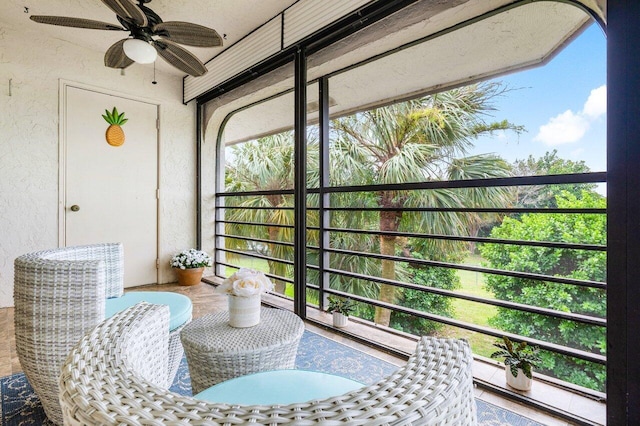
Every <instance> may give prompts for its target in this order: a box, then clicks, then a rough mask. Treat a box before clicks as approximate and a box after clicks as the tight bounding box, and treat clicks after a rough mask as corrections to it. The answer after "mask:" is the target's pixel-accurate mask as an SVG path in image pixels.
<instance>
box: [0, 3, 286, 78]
mask: <svg viewBox="0 0 640 426" xmlns="http://www.w3.org/2000/svg"><path fill="white" fill-rule="evenodd" d="M293 3H295V0H153V1H151V2H150V3H147V4H146V6H147V7H150V8H151V9H153V11H155V12H156V13H157V14H158V15H160V17H161V18H162V20H163V21H186V22H193V23H195V24H200V25H204V26H206V27H209V28H213V29H215V30H216V31H217V32H218V33H219V34H220V35H221V36H222V35H223V34H226V39H225V40H224V45H223V47H214V48H196V47H190V46H185V47H186V48H187V50H189V51H190V52H192V53H194V54H195V55H196V56H197V57H198V58H199V59H200V60H201V61H202V62H206V61H207V60H209V59H211V58H212V57H213V56H215V55H217V54H218V53H219V52H221V51H222V50H224V49H225V48H227V47H229V46H231V45H232V44H233V43H235V42H237V41H238V40H240V39H241V38H242V37H244V36H245V35H246V34H248V33H249V32H251V30H253V29H255V28H257V27H258V26H260V25H262V24H263V23H264V22H266V21H268V20H269V19H271V18H273V17H274V16H276V15H277V14H278V13H280V12H281V11H282V10H284V9H286V8H287V7H289V6H290V5H291V4H293ZM25 8H27V9H28V13H26V12H25ZM32 14H33V15H55V16H70V17H74V18H85V19H93V20H96V21H104V22H108V23H111V24H115V25H119V23H118V20H117V19H116V16H115V14H114V13H113V12H111V10H110V9H109V8H108V7H107V6H105V5H104V4H103V3H102V2H101V1H98V0H2V1H1V2H0V24H1V23H6V24H9V25H10V26H12V27H17V28H20V29H21V30H23V31H25V36H28V33H29V32H39V33H40V34H46V35H48V36H49V37H53V38H57V39H60V40H64V41H67V42H70V43H73V44H75V45H78V46H81V47H85V48H88V49H91V50H96V51H99V52H106V50H107V49H108V48H109V46H111V45H112V44H113V43H115V42H116V41H118V40H120V39H122V38H125V37H126V36H127V35H128V33H126V32H124V31H123V32H119V31H101V30H87V29H79V28H70V27H59V26H55V25H45V24H38V23H36V22H33V21H31V20H30V19H29V16H30V15H32ZM156 65H157V67H158V70H159V71H161V72H168V73H171V74H174V75H179V76H183V75H184V73H183V72H181V71H179V70H177V69H175V68H174V67H172V66H170V65H168V64H166V63H165V62H164V61H163V60H162V59H158V61H157V64H156ZM141 66H146V67H150V66H152V65H140V64H133V65H132V67H141Z"/></svg>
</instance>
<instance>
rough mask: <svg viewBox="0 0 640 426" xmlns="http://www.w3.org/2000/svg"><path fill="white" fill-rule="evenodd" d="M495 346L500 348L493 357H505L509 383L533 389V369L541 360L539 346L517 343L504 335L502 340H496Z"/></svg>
mask: <svg viewBox="0 0 640 426" xmlns="http://www.w3.org/2000/svg"><path fill="white" fill-rule="evenodd" d="M493 346H495V347H497V348H498V349H500V350H499V351H496V352H494V353H492V354H491V358H504V365H505V366H506V367H507V368H505V369H504V370H505V374H506V377H507V384H508V385H509V386H511V387H512V388H514V389H518V390H522V391H528V390H531V383H532V381H533V376H532V374H531V369H532V368H533V367H537V366H538V363H539V362H540V361H541V359H540V357H539V356H538V352H539V348H538V347H537V346H527V342H520V343H518V344H515V343H514V342H512V341H511V340H509V338H508V337H507V336H503V337H502V342H496V343H494V344H493Z"/></svg>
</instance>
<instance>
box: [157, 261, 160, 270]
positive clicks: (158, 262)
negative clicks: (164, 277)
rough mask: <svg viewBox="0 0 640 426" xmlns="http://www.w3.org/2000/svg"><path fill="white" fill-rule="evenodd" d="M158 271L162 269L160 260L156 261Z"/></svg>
mask: <svg viewBox="0 0 640 426" xmlns="http://www.w3.org/2000/svg"><path fill="white" fill-rule="evenodd" d="M156 269H160V259H156Z"/></svg>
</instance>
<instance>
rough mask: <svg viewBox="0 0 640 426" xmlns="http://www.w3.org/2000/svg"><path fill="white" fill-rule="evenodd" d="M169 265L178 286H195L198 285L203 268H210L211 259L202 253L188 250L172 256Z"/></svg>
mask: <svg viewBox="0 0 640 426" xmlns="http://www.w3.org/2000/svg"><path fill="white" fill-rule="evenodd" d="M169 264H170V265H171V267H172V268H173V269H175V271H176V275H177V276H178V283H179V284H180V285H196V284H200V280H201V279H202V272H203V271H204V268H205V267H206V266H211V265H212V264H213V259H212V258H211V256H209V255H208V254H207V253H206V252H204V251H201V250H196V249H188V250H182V251H181V252H180V253H176V254H175V255H173V257H172V258H171V262H170V263H169Z"/></svg>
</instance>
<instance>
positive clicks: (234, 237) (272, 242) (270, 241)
mask: <svg viewBox="0 0 640 426" xmlns="http://www.w3.org/2000/svg"><path fill="white" fill-rule="evenodd" d="M216 237H221V238H233V239H235V240H243V241H252V242H256V243H264V244H278V245H281V246H287V247H293V243H287V242H284V241H275V240H265V239H263V238H253V237H241V236H240V235H233V234H217V235H216Z"/></svg>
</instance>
